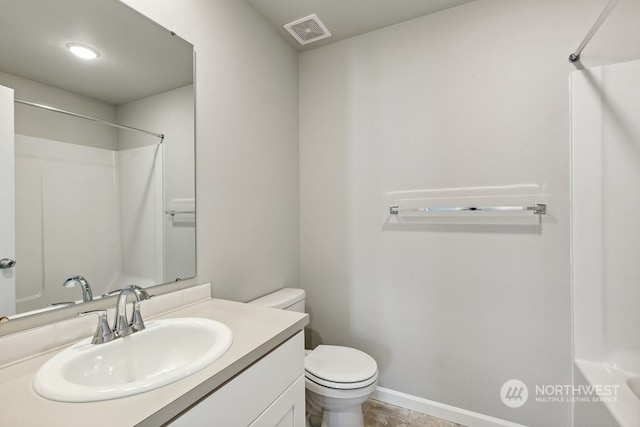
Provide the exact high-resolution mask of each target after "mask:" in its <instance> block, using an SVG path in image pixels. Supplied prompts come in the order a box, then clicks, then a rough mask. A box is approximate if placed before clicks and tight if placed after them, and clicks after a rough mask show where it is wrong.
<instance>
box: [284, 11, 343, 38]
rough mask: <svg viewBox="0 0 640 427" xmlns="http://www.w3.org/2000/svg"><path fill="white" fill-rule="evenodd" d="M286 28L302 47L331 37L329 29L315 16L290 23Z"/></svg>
mask: <svg viewBox="0 0 640 427" xmlns="http://www.w3.org/2000/svg"><path fill="white" fill-rule="evenodd" d="M284 28H285V29H286V30H287V31H289V33H291V35H292V36H293V38H295V39H296V40H297V41H298V43H300V44H302V45H305V44H308V43H311V42H314V41H317V40H321V39H325V38H327V37H330V36H331V33H330V32H329V30H328V29H327V27H326V26H325V25H324V24H323V23H322V21H320V19H319V18H318V16H317V15H315V14H313V15H309V16H307V17H304V18H301V19H298V20H296V21H293V22H289V23H288V24H285V25H284Z"/></svg>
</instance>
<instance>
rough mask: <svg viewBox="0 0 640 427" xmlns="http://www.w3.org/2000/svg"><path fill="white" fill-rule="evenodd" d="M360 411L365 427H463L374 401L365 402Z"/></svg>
mask: <svg viewBox="0 0 640 427" xmlns="http://www.w3.org/2000/svg"><path fill="white" fill-rule="evenodd" d="M362 411H363V413H364V425H365V427H464V426H461V425H460V424H456V423H452V422H450V421H445V420H441V419H439V418H435V417H432V416H429V415H425V414H421V413H419V412H414V411H410V410H408V409H405V408H401V407H399V406H394V405H389V404H388V403H383V402H380V401H378V400H374V399H369V400H367V401H366V402H365V403H364V405H362Z"/></svg>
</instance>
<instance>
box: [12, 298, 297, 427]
mask: <svg viewBox="0 0 640 427" xmlns="http://www.w3.org/2000/svg"><path fill="white" fill-rule="evenodd" d="M172 317H203V318H208V319H214V320H217V321H220V322H222V323H225V324H226V325H227V326H229V328H231V330H232V332H233V344H232V345H231V348H229V350H228V351H227V352H226V353H225V354H224V355H223V356H222V357H221V358H220V359H218V360H217V361H215V362H214V363H212V364H211V365H209V366H207V367H206V368H204V369H203V370H201V371H199V372H196V373H194V374H193V375H191V376H189V377H187V378H184V379H182V380H180V381H177V382H175V383H173V384H169V385H166V386H164V387H160V388H158V389H155V390H151V391H148V392H146V393H142V394H138V395H135V396H130V397H125V398H121V399H113V400H107V401H103V402H89V403H63V402H54V401H51V400H48V399H45V398H42V397H40V396H39V395H37V394H36V393H35V391H33V389H32V387H31V382H32V380H33V377H34V375H35V373H36V372H37V370H38V369H39V368H40V366H42V364H43V363H44V362H45V361H47V360H48V359H49V358H51V357H52V356H53V355H55V354H56V353H58V352H60V351H61V349H57V350H53V351H49V352H46V353H42V354H40V355H37V356H35V357H33V358H30V359H27V360H24V361H21V362H19V363H16V364H13V365H10V366H7V367H5V368H3V369H1V370H0V402H1V408H2V409H1V410H0V425H1V426H11V427H19V426H48V427H53V426H65V427H67V426H77V425H88V426H91V427H99V426H108V427H114V426H118V427H125V426H160V425H162V424H164V423H166V422H167V421H169V420H170V419H172V418H173V417H174V416H175V415H177V414H179V413H180V412H182V411H183V410H184V409H186V408H188V407H189V406H191V405H192V404H193V403H195V402H196V401H197V400H199V399H200V398H202V397H203V396H205V395H207V394H208V393H210V392H211V391H212V390H214V389H216V388H217V387H219V386H220V385H222V384H224V383H225V382H226V381H228V380H229V379H231V378H233V377H234V376H235V375H236V374H238V373H239V372H241V371H242V370H243V369H245V368H246V367H248V366H249V365H251V364H252V363H254V362H255V361H257V360H258V359H260V358H261V357H262V356H264V355H265V354H267V353H269V352H270V351H271V350H273V349H274V348H276V347H277V346H279V345H280V344H282V343H283V342H285V341H286V340H287V339H289V338H290V337H292V336H293V335H295V334H296V333H297V332H299V331H300V330H302V329H303V328H304V326H305V325H307V323H308V322H309V320H308V316H307V315H306V314H304V313H296V312H291V311H283V310H275V309H270V308H266V307H261V306H256V305H251V304H243V303H237V302H232V301H225V300H219V299H209V300H205V301H202V302H199V303H197V304H194V305H191V306H187V307H184V308H180V309H177V310H174V311H172V312H169V313H165V314H163V315H160V316H157V317H156V318H157V319H162V318H172ZM147 321H148V322H152V321H153V320H151V319H149V320H147ZM167 345H168V346H169V345H171V343H170V342H168V343H167Z"/></svg>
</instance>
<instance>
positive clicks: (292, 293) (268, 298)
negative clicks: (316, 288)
mask: <svg viewBox="0 0 640 427" xmlns="http://www.w3.org/2000/svg"><path fill="white" fill-rule="evenodd" d="M305 296H306V294H305V292H304V289H294V288H284V289H280V290H279V291H275V292H273V293H270V294H267V295H265V296H263V297H260V298H258V299H254V300H253V301H249V302H248V303H247V304H258V305H263V306H265V307H272V308H279V309H282V310H289V311H298V312H300V313H304V299H305Z"/></svg>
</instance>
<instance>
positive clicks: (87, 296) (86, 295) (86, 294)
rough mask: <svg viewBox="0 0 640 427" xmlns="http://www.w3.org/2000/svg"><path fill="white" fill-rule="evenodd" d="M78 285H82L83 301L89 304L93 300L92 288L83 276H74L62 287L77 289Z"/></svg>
mask: <svg viewBox="0 0 640 427" xmlns="http://www.w3.org/2000/svg"><path fill="white" fill-rule="evenodd" d="M76 283H78V284H79V285H80V288H82V301H84V302H88V301H92V300H93V293H92V292H91V286H89V282H87V280H86V279H85V278H84V277H82V276H73V277H69V278H68V279H67V280H65V281H64V283H63V284H62V286H64V287H65V288H75V286H76Z"/></svg>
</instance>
